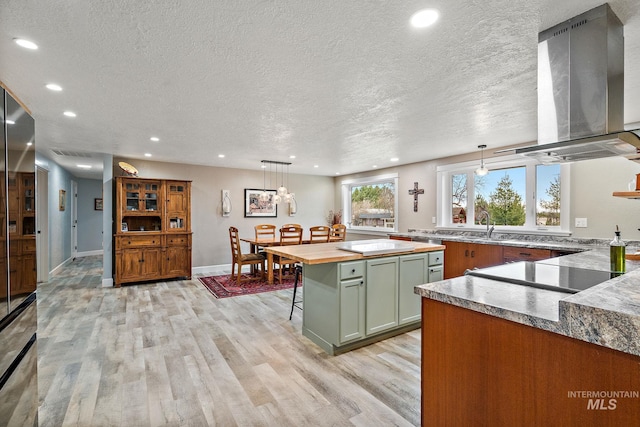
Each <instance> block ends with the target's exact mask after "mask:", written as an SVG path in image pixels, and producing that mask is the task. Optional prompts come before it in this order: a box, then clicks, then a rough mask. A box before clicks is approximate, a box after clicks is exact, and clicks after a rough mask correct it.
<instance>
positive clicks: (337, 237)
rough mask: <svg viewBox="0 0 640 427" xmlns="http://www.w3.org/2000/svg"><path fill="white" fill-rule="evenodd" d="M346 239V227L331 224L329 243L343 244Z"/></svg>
mask: <svg viewBox="0 0 640 427" xmlns="http://www.w3.org/2000/svg"><path fill="white" fill-rule="evenodd" d="M346 239H347V226H346V225H344V224H333V225H332V226H331V236H330V238H329V241H330V242H344V241H345V240H346Z"/></svg>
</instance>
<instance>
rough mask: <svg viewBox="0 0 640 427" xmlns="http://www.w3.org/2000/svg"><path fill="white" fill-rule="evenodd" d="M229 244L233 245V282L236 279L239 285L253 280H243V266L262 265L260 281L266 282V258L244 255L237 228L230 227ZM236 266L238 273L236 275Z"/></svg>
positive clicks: (257, 255)
mask: <svg viewBox="0 0 640 427" xmlns="http://www.w3.org/2000/svg"><path fill="white" fill-rule="evenodd" d="M229 243H230V244H231V280H233V279H234V276H235V279H236V282H237V284H238V285H240V282H243V281H247V280H251V279H242V266H243V265H260V279H262V280H264V256H262V255H260V254H243V253H242V246H241V245H240V237H239V236H238V229H237V228H236V227H229ZM236 265H237V266H238V273H237V274H235V270H236V268H235V267H236Z"/></svg>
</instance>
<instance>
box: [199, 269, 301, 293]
mask: <svg viewBox="0 0 640 427" xmlns="http://www.w3.org/2000/svg"><path fill="white" fill-rule="evenodd" d="M242 278H243V279H249V278H252V277H251V276H249V275H246V274H243V275H242ZM252 279H253V278H252ZM198 280H200V281H201V282H202V284H203V285H204V286H205V287H206V288H207V289H209V292H211V293H212V294H213V296H214V297H216V298H229V297H236V296H239V295H251V294H259V293H261V292H271V291H279V290H281V289H289V288H293V281H294V280H293V276H289V277H286V278H283V279H282V283H279V282H276V283H274V284H273V285H270V284H269V283H267V281H266V280H255V279H253V280H250V281H246V282H241V283H240V286H238V283H237V282H236V280H235V277H234V280H231V275H230V274H224V275H222V276H207V277H199V278H198ZM298 286H302V281H299V282H298Z"/></svg>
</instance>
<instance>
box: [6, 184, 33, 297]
mask: <svg viewBox="0 0 640 427" xmlns="http://www.w3.org/2000/svg"><path fill="white" fill-rule="evenodd" d="M7 182H8V187H7V190H8V191H7V193H8V213H9V217H8V229H9V259H10V263H9V280H10V282H11V295H22V294H29V293H31V292H33V291H35V290H36V283H37V281H38V277H37V268H36V265H37V264H36V205H35V201H36V199H35V191H36V186H35V174H34V173H33V172H9V173H8V177H7Z"/></svg>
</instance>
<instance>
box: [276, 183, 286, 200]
mask: <svg viewBox="0 0 640 427" xmlns="http://www.w3.org/2000/svg"><path fill="white" fill-rule="evenodd" d="M286 195H287V187H285V186H284V185H281V186H280V187H278V196H280V197H284V196H286Z"/></svg>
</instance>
